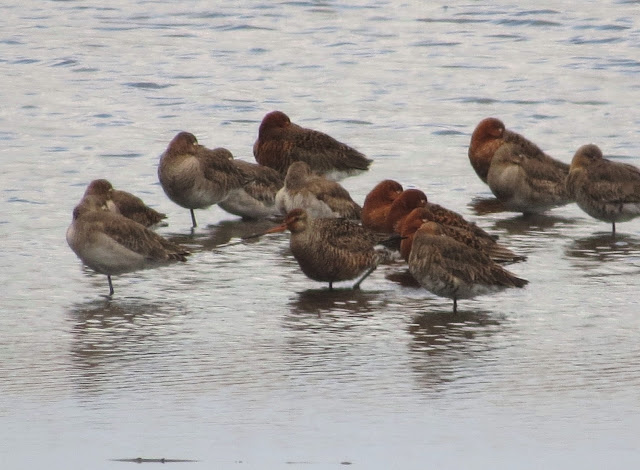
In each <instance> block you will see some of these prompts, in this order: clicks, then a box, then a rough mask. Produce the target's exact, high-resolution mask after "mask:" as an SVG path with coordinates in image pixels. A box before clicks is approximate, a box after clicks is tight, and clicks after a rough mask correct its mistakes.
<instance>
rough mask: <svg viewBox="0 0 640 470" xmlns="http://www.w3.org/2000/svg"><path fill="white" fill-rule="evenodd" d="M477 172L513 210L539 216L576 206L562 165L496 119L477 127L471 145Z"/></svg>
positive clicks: (564, 167)
mask: <svg viewBox="0 0 640 470" xmlns="http://www.w3.org/2000/svg"><path fill="white" fill-rule="evenodd" d="M468 154H469V160H470V162H471V165H472V166H473V168H474V170H475V171H476V173H477V174H478V176H479V177H480V179H482V181H484V182H485V183H487V184H488V185H489V188H490V189H491V191H492V192H493V194H494V195H495V196H496V197H497V198H498V199H499V200H500V201H502V202H503V203H504V205H505V207H506V208H507V209H509V210H513V211H517V212H523V213H537V212H544V211H545V210H548V209H551V208H553V207H557V206H561V205H564V204H568V203H569V202H572V198H571V197H570V196H569V194H568V192H567V191H566V188H565V184H564V181H565V179H566V176H567V174H568V172H569V165H567V164H566V163H563V162H560V161H558V160H556V159H554V158H552V157H550V156H549V155H547V154H546V153H544V152H543V151H542V150H541V149H540V148H539V147H538V146H537V145H535V144H534V143H533V142H531V141H529V140H528V139H526V138H525V137H523V136H522V135H520V134H518V133H516V132H512V131H509V130H507V129H506V128H505V126H504V123H503V122H502V121H500V120H499V119H496V118H486V119H483V120H482V121H480V123H479V124H478V125H477V126H476V129H475V130H474V132H473V134H472V136H471V142H470V145H469V151H468Z"/></svg>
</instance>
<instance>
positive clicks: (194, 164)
mask: <svg viewBox="0 0 640 470" xmlns="http://www.w3.org/2000/svg"><path fill="white" fill-rule="evenodd" d="M158 179H159V180H160V184H161V185H162V189H164V192H165V193H166V194H167V196H168V197H169V199H171V200H172V201H173V202H175V203H176V204H178V205H179V206H182V207H184V208H186V209H189V211H190V212H191V221H192V223H193V227H196V226H197V223H196V217H195V214H194V213H193V210H194V209H205V208H207V207H209V206H212V205H214V204H218V203H219V202H220V201H224V200H225V199H226V198H227V197H228V196H229V194H230V193H231V191H233V190H235V189H239V188H241V187H243V186H244V185H245V184H247V182H248V181H249V178H248V177H247V176H246V175H244V174H243V173H242V171H241V170H240V169H239V168H238V167H237V166H236V165H235V164H234V163H233V155H232V154H231V152H229V151H228V150H227V149H225V148H216V149H213V150H211V149H208V148H207V147H204V146H203V145H200V144H198V140H197V139H196V137H195V136H194V135H193V134H191V133H189V132H180V133H178V134H177V135H176V136H175V137H174V138H173V140H172V141H171V142H170V143H169V146H168V147H167V149H166V150H165V151H164V153H163V154H162V155H161V156H160V164H159V165H158Z"/></svg>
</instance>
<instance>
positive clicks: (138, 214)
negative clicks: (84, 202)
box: [84, 179, 167, 227]
mask: <svg viewBox="0 0 640 470" xmlns="http://www.w3.org/2000/svg"><path fill="white" fill-rule="evenodd" d="M84 195H85V196H99V197H104V198H105V199H106V203H107V207H108V208H109V210H110V211H111V212H115V213H117V214H122V215H123V216H125V217H126V218H127V219H131V220H134V221H136V222H138V223H139V224H142V225H144V226H145V227H151V226H153V225H157V224H159V223H160V222H162V220H164V219H166V218H167V216H166V214H163V213H161V212H158V211H156V210H155V209H152V208H151V207H149V206H147V205H146V204H145V203H144V202H143V201H142V199H140V198H139V197H137V196H134V195H133V194H131V193H128V192H126V191H121V190H118V189H114V188H113V185H112V184H111V183H110V182H109V181H108V180H106V179H97V180H93V181H92V182H91V183H89V186H87V189H86V191H85V192H84Z"/></svg>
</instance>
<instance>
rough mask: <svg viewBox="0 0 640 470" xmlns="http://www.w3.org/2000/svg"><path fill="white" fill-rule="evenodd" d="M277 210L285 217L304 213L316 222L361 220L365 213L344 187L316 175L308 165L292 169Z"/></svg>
mask: <svg viewBox="0 0 640 470" xmlns="http://www.w3.org/2000/svg"><path fill="white" fill-rule="evenodd" d="M276 206H277V207H278V209H279V210H280V212H281V213H282V214H283V215H284V214H287V213H288V212H290V211H292V210H293V209H304V210H306V211H307V214H308V215H309V217H312V218H322V217H344V218H347V219H359V218H360V212H361V210H362V209H361V208H360V206H359V205H358V204H357V203H356V202H355V201H354V200H353V199H352V198H351V195H350V194H349V192H348V191H347V190H346V189H344V187H342V186H341V185H340V183H337V182H335V181H332V180H329V179H327V178H325V177H324V176H320V175H317V174H315V173H313V172H312V171H311V168H310V167H309V165H307V164H306V163H305V162H293V163H292V164H291V166H289V170H288V171H287V176H286V178H285V179H284V186H283V187H282V188H281V189H280V190H279V191H278V194H277V195H276Z"/></svg>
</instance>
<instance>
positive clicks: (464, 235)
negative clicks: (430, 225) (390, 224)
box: [399, 204, 525, 263]
mask: <svg viewBox="0 0 640 470" xmlns="http://www.w3.org/2000/svg"><path fill="white" fill-rule="evenodd" d="M434 205H435V204H428V205H427V206H426V207H418V208H416V209H414V210H413V211H411V212H410V213H409V215H407V217H405V218H404V220H403V221H402V223H401V224H400V227H399V233H400V235H402V237H404V238H403V239H402V241H401V243H400V253H401V255H402V257H403V258H404V259H405V261H408V259H409V254H410V253H411V245H412V244H413V237H414V235H415V232H416V231H417V230H418V229H419V228H420V227H421V226H422V224H424V223H426V222H436V223H439V225H440V227H441V230H442V233H443V234H444V235H446V236H448V237H451V238H453V239H454V240H457V241H459V242H461V243H464V244H465V245H467V246H469V247H471V248H474V249H476V250H480V251H483V252H484V253H485V254H487V255H488V256H489V257H490V258H491V259H492V260H494V261H496V262H498V263H511V262H515V261H521V260H524V259H525V257H524V256H519V255H516V254H515V253H514V252H513V251H511V250H510V249H509V248H507V247H506V246H504V245H502V244H500V243H498V242H497V241H495V239H494V238H493V237H491V236H490V235H489V234H488V233H486V232H484V230H482V229H480V228H479V227H477V226H476V225H475V224H471V223H469V222H466V221H465V220H464V219H462V216H459V217H460V219H461V220H462V221H464V222H465V223H466V225H465V224H459V223H457V222H459V221H460V219H458V218H453V219H450V218H448V217H438V215H437V214H438V213H437V212H433V211H432V210H431V206H434ZM438 207H440V206H438ZM442 209H444V208H442ZM445 211H446V209H445ZM447 212H451V211H447ZM445 214H446V213H445ZM454 214H455V213H454ZM456 215H457V214H456ZM449 220H453V221H454V223H453V224H451V225H449V224H448V222H449ZM473 229H477V230H479V231H480V235H478V234H477V233H476V231H474V230H473Z"/></svg>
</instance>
